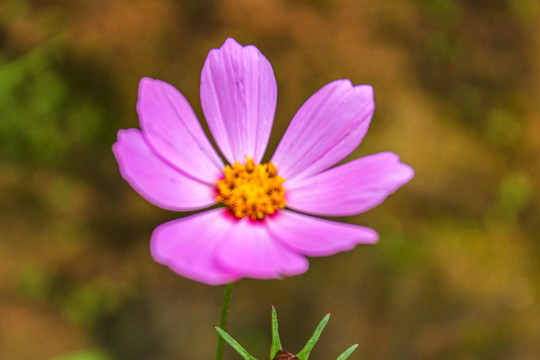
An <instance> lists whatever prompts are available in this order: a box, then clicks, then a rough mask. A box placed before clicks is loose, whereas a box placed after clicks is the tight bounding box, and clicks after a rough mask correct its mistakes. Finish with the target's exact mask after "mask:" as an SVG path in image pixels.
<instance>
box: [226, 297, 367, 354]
mask: <svg viewBox="0 0 540 360" xmlns="http://www.w3.org/2000/svg"><path fill="white" fill-rule="evenodd" d="M328 320H330V313H328V314H326V316H325V317H324V318H323V319H322V320H321V322H320V323H319V324H318V325H317V328H316V329H315V331H314V332H313V335H312V336H311V338H310V339H309V340H308V342H307V343H306V345H305V346H304V348H303V349H302V350H300V352H299V353H298V354H296V356H293V355H291V354H289V353H288V352H285V351H284V350H283V348H282V346H281V340H280V339H279V332H278V321H277V314H276V309H275V308H274V307H273V306H272V345H271V347H270V360H281V359H287V360H288V359H291V360H292V359H294V360H308V358H309V354H310V353H311V350H313V347H314V346H315V345H316V344H317V341H318V340H319V337H320V336H321V333H322V332H323V330H324V328H325V327H326V324H327V323H328ZM215 329H216V331H217V332H218V334H219V336H221V338H222V339H223V340H224V341H225V342H227V344H229V345H230V346H231V347H232V348H233V349H234V350H236V352H237V353H238V354H240V356H242V358H243V359H244V360H257V359H255V358H254V357H253V356H252V355H251V354H249V353H248V352H247V350H246V349H244V348H243V347H242V346H241V345H240V344H239V343H238V342H237V341H236V340H234V339H233V338H232V337H231V336H230V335H229V334H227V332H225V331H224V330H223V329H221V328H220V327H219V326H216V327H215ZM357 347H358V344H355V345H353V346H351V347H349V348H348V349H347V350H345V351H344V352H343V353H342V354H341V355H340V356H339V357H338V359H337V360H345V359H347V358H348V357H349V356H350V355H351V354H352V352H353V351H354V350H355V349H356V348H357Z"/></svg>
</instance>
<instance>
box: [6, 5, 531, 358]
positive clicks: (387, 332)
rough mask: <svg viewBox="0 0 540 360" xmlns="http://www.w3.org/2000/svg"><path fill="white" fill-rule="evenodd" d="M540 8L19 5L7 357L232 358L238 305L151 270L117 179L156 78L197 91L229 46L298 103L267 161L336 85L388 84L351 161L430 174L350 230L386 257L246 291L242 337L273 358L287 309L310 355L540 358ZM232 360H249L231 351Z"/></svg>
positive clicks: (289, 326) (130, 200)
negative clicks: (224, 345)
mask: <svg viewBox="0 0 540 360" xmlns="http://www.w3.org/2000/svg"><path fill="white" fill-rule="evenodd" d="M539 25H540V3H539V2H537V1H535V0H520V1H515V0H514V1H512V0H489V1H488V0H455V1H451V0H400V1H355V0H294V1H293V0H288V1H287V0H257V1H253V0H229V1H224V0H221V1H214V0H191V1H173V0H160V1H151V0H141V1H139V0H135V1H127V0H93V1H73V0H2V1H1V2H0V359H6V360H33V359H36V360H37V359H40V360H42V359H54V360H107V359H108V360H124V359H125V360H128V359H129V360H137V359H151V360H154V359H155V360H168V359H182V360H200V359H212V358H213V356H214V349H215V341H216V334H215V331H214V329H213V328H212V326H211V325H213V324H216V323H217V322H218V318H219V309H220V304H221V298H222V292H223V287H210V286H206V285H202V284H199V283H196V282H193V281H190V280H186V279H183V278H181V277H179V276H177V275H175V274H174V273H173V272H171V271H170V270H168V269H167V268H165V267H163V266H161V265H159V264H157V263H155V262H154V261H152V259H151V258H150V254H149V249H148V242H149V238H150V234H151V232H152V230H153V229H154V228H155V227H156V226H157V225H159V224H161V223H163V222H165V221H168V220H171V219H175V218H178V217H179V216H182V215H183V214H178V213H174V212H168V211H164V210H161V209H159V208H156V207H155V206H153V205H151V204H149V203H147V202H146V201H145V200H144V199H142V198H141V197H140V196H139V195H138V194H137V193H135V192H134V191H133V190H132V189H131V188H130V186H129V185H128V184H127V183H126V182H124V181H123V180H122V178H121V177H120V175H119V172H118V168H117V164H116V162H115V160H114V158H113V155H112V152H111V145H112V144H113V143H114V141H115V140H116V132H117V131H118V129H122V128H130V127H138V119H137V115H136V112H135V103H136V100H137V87H138V82H139V79H140V78H141V77H143V76H150V77H154V78H159V79H162V80H164V81H167V82H169V83H171V84H173V85H174V86H176V87H177V88H178V89H179V90H180V91H182V93H183V94H184V95H185V96H186V97H187V98H188V100H189V101H190V102H191V104H192V105H193V107H194V109H195V111H196V112H197V114H198V115H199V117H200V118H201V119H202V115H201V110H200V100H199V76H200V70H201V68H202V64H203V62H204V59H205V57H206V54H207V52H208V51H209V50H210V49H211V48H216V47H219V46H221V44H222V43H223V41H224V40H225V38H226V37H234V38H236V39H237V40H238V41H239V42H240V43H242V44H255V45H256V46H257V47H259V49H260V50H261V51H262V52H263V53H264V54H265V55H266V56H267V57H268V59H269V60H270V62H271V63H272V65H273V67H274V71H275V74H276V78H277V82H278V88H279V96H278V108H277V114H276V120H275V124H274V131H273V134H272V138H271V141H270V149H269V154H271V153H272V151H273V150H274V149H275V147H276V145H277V143H278V140H279V138H280V137H281V135H282V134H283V133H284V131H285V129H286V126H287V124H288V123H289V121H290V119H291V118H292V116H293V115H294V113H295V111H296V110H297V109H298V108H299V107H300V105H301V104H302V103H303V102H304V101H305V100H306V99H307V98H308V97H309V96H310V95H311V94H312V93H314V92H315V91H316V90H318V89H319V88H320V87H322V86H323V85H324V84H326V83H328V82H330V81H332V80H334V79H338V78H348V79H351V80H352V82H353V83H354V84H371V85H373V86H374V88H375V98H376V105H377V109H376V111H375V115H374V118H373V122H372V126H371V128H370V131H369V133H368V135H367V136H366V138H365V140H364V142H363V143H362V144H361V146H360V147H359V148H358V149H357V150H356V151H355V152H354V153H353V154H351V156H350V157H349V159H353V158H357V157H360V156H363V155H367V154H371V153H375V152H379V151H384V150H389V151H395V152H396V153H398V154H399V155H400V156H401V158H402V160H403V161H404V162H406V163H408V164H411V165H412V166H413V167H414V168H415V170H416V177H415V178H414V179H413V180H412V181H411V182H410V183H409V184H407V185H405V186H404V187H403V188H402V189H401V190H400V191H398V192H397V193H396V194H394V195H392V196H390V197H389V198H388V199H387V201H386V202H385V203H384V204H382V205H381V206H379V207H378V208H376V209H374V210H372V211H370V212H368V213H365V214H361V215H359V216H354V217H348V218H344V219H340V220H343V221H346V222H350V223H356V224H362V225H365V226H369V227H372V228H374V229H376V230H377V231H378V232H379V233H380V236H381V240H380V243H379V244H377V245H374V246H358V247H357V248H356V249H354V250H353V251H351V252H347V253H342V254H339V255H336V256H333V257H329V258H314V259H311V260H310V263H311V268H310V270H309V272H308V273H306V274H305V275H302V276H297V277H293V278H287V279H283V280H272V281H253V280H242V281H240V282H239V283H237V284H236V285H235V288H234V294H233V299H232V307H231V313H230V327H229V331H230V333H231V334H232V335H233V336H234V337H235V338H236V339H238V340H239V341H240V342H241V343H242V344H244V345H245V346H246V347H247V348H248V349H249V350H250V351H251V353H252V354H253V355H255V356H256V357H258V358H259V359H264V358H266V357H267V356H268V355H267V352H268V349H269V344H270V341H269V340H270V337H269V334H270V305H271V304H273V305H275V306H276V307H277V310H278V316H279V319H280V328H281V333H282V343H283V345H284V347H285V348H286V349H287V350H289V351H291V352H297V351H299V350H300V349H301V347H302V346H303V344H304V342H305V341H306V340H307V339H308V337H309V336H310V335H311V332H312V331H313V329H314V327H315V325H316V324H317V322H318V321H319V320H320V319H321V318H322V317H323V316H324V314H325V313H326V312H328V311H332V318H331V320H330V323H329V325H328V327H327V329H326V331H325V333H324V334H323V336H322V338H321V340H320V342H319V344H318V346H317V347H316V348H315V350H314V352H313V353H312V358H313V359H335V358H337V355H338V354H339V353H340V352H341V351H343V350H344V349H345V348H346V347H348V346H349V345H351V344H353V343H356V342H358V343H359V344H360V345H359V348H358V350H357V351H356V352H355V353H354V354H353V355H352V356H351V358H350V359H352V360H355V359H363V360H369V359H373V360H375V359H486V360H487V359H489V360H491V359H539V358H540V342H539V341H538V339H540V299H539V297H540V261H539V259H540V243H539V242H538V238H539V235H540V217H539V213H540V196H539V193H538V189H539V185H540V122H539V120H540V101H539V100H540V26H539ZM226 358H228V359H231V360H232V359H239V356H238V355H236V353H234V352H233V351H231V350H230V349H226Z"/></svg>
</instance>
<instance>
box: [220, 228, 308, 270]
mask: <svg viewBox="0 0 540 360" xmlns="http://www.w3.org/2000/svg"><path fill="white" fill-rule="evenodd" d="M217 254H218V260H219V261H220V263H221V264H222V265H223V267H225V268H227V269H229V270H231V271H234V272H236V273H238V274H241V275H242V276H246V277H252V278H258V279H270V278H280V277H282V276H284V275H287V276H290V275H298V274H301V273H304V272H305V271H307V269H308V266H309V265H308V262H307V260H306V258H304V257H303V256H301V255H298V254H297V253H295V252H293V251H291V250H289V249H288V248H286V247H284V246H283V245H282V244H281V243H280V242H279V241H277V240H276V239H274V238H273V237H272V235H271V234H270V233H269V232H268V229H267V228H266V225H265V223H264V222H262V221H251V220H250V219H247V218H244V219H241V220H239V221H238V222H237V224H236V226H235V227H234V229H233V230H232V231H231V232H229V233H228V234H227V236H226V237H225V238H224V239H223V241H222V242H221V243H220V244H219V246H218V249H217Z"/></svg>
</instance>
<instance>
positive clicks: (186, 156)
mask: <svg viewBox="0 0 540 360" xmlns="http://www.w3.org/2000/svg"><path fill="white" fill-rule="evenodd" d="M137 111H138V113H139V119H140V123H141V128H142V130H143V134H144V136H145V138H146V139H147V141H148V143H149V145H150V146H151V147H152V149H153V150H154V151H155V153H156V154H159V155H160V156H161V157H162V158H163V159H165V160H166V161H167V162H169V163H170V164H172V165H173V166H175V167H177V168H178V169H180V170H181V171H183V172H185V173H187V174H189V175H191V176H193V177H195V178H197V179H199V180H201V181H204V182H207V183H209V184H215V183H216V181H217V179H219V176H220V175H221V172H222V170H223V167H224V165H223V162H222V161H221V159H220V158H219V156H218V155H217V153H216V151H215V150H214V148H213V147H212V145H211V144H210V141H209V140H208V138H207V137H206V135H205V133H204V131H203V129H202V127H201V124H200V123H199V120H197V116H196V115H195V113H194V112H193V109H192V108H191V106H190V105H189V103H188V102H187V100H186V98H185V97H184V96H183V95H182V94H181V93H180V92H179V91H178V90H176V89H175V88H174V87H173V86H172V85H169V84H167V83H165V82H163V81H159V80H153V79H150V78H143V79H141V82H140V84H139V101H138V102H137Z"/></svg>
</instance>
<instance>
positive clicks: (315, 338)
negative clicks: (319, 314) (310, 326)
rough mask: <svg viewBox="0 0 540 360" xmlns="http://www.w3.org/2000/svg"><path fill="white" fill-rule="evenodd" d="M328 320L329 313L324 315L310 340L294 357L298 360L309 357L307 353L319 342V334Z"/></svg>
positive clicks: (305, 359) (304, 359)
mask: <svg viewBox="0 0 540 360" xmlns="http://www.w3.org/2000/svg"><path fill="white" fill-rule="evenodd" d="M329 319H330V313H328V314H326V316H325V317H324V318H323V319H322V320H321V322H320V323H319V325H317V328H316V329H315V331H314V332H313V335H311V338H310V339H309V340H308V342H307V344H306V346H304V348H303V349H302V350H301V351H300V352H299V353H298V354H297V355H296V356H297V357H298V359H299V360H307V359H308V357H309V353H310V352H311V350H312V349H313V347H314V346H315V344H316V343H317V341H318V340H319V337H320V336H321V333H322V332H323V330H324V327H325V326H326V324H327V323H328V320H329Z"/></svg>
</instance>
